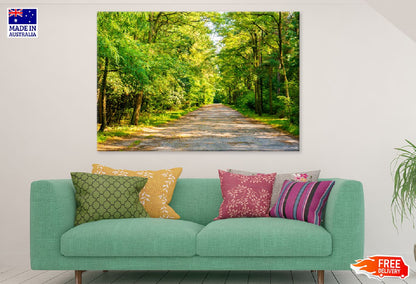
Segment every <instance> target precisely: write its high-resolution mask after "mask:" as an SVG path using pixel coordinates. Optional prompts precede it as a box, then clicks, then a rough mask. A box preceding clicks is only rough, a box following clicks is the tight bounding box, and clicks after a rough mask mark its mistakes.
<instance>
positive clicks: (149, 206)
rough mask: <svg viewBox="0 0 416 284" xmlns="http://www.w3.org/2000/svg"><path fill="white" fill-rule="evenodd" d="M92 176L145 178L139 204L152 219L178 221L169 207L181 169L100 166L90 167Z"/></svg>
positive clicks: (177, 216)
mask: <svg viewBox="0 0 416 284" xmlns="http://www.w3.org/2000/svg"><path fill="white" fill-rule="evenodd" d="M92 173H93V174H104V175H114V176H132V177H144V178H147V179H148V180H147V183H146V185H145V186H144V188H143V190H142V191H140V194H139V196H140V203H141V204H143V206H144V209H145V210H146V212H147V213H148V214H149V216H150V217H152V218H165V219H180V216H179V215H178V214H177V213H176V212H175V210H173V209H172V207H170V206H169V203H170V201H171V200H172V195H173V191H174V190H175V185H176V182H177V180H178V178H179V176H180V174H181V173H182V168H173V169H166V170H158V171H149V170H147V171H132V170H122V169H113V168H109V167H106V166H103V165H100V164H93V165H92Z"/></svg>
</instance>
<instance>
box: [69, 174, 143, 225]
mask: <svg viewBox="0 0 416 284" xmlns="http://www.w3.org/2000/svg"><path fill="white" fill-rule="evenodd" d="M71 177H72V182H73V185H74V187H75V200H76V206H77V207H76V214H75V222H74V224H75V226H77V225H80V224H82V223H86V222H91V221H98V220H102V219H120V218H141V217H148V215H147V212H146V211H145V209H144V208H143V206H142V205H141V204H140V202H139V197H138V195H139V192H140V191H141V190H142V188H143V187H144V185H145V184H146V182H147V178H141V177H115V176H106V175H95V174H90V173H80V172H76V173H71Z"/></svg>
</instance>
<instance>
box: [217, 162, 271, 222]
mask: <svg viewBox="0 0 416 284" xmlns="http://www.w3.org/2000/svg"><path fill="white" fill-rule="evenodd" d="M218 173H219V176H220V183H221V192H222V197H223V199H224V200H223V202H222V204H221V206H220V210H219V212H218V217H216V218H215V219H214V220H218V219H227V218H240V217H267V216H269V204H270V198H271V196H272V189H273V183H274V179H275V177H276V174H267V175H266V174H257V175H255V176H246V175H239V174H233V173H229V172H226V171H222V170H218Z"/></svg>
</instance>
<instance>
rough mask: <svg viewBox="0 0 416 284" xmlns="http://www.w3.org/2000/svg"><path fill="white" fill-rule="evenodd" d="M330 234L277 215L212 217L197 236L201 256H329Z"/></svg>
mask: <svg viewBox="0 0 416 284" xmlns="http://www.w3.org/2000/svg"><path fill="white" fill-rule="evenodd" d="M331 253H332V238H331V235H330V234H329V233H328V231H326V230H325V229H324V228H323V227H320V226H317V225H313V224H310V223H306V222H301V221H297V220H290V219H280V218H234V219H223V220H218V221H214V222H212V223H210V224H208V225H207V226H206V227H205V228H203V229H202V230H201V232H199V234H198V236H197V254H198V255H200V256H328V255H331Z"/></svg>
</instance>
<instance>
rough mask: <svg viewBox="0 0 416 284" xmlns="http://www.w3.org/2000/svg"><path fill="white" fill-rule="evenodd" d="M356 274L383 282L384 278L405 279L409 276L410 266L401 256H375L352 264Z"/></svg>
mask: <svg viewBox="0 0 416 284" xmlns="http://www.w3.org/2000/svg"><path fill="white" fill-rule="evenodd" d="M351 269H352V270H354V272H355V273H356V274H365V275H367V276H368V277H369V278H373V279H378V280H381V279H383V278H384V277H393V278H401V279H405V278H407V277H408V276H409V266H408V265H407V264H406V263H405V262H404V260H403V258H402V257H401V256H390V255H374V256H370V257H367V258H365V259H359V260H356V263H354V264H351Z"/></svg>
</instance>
